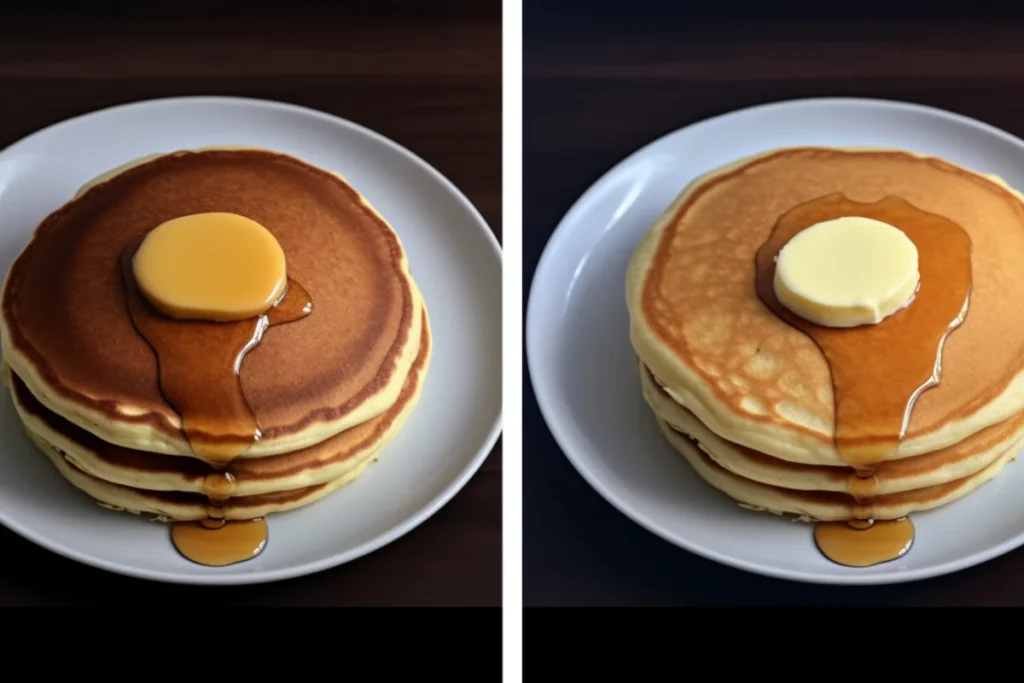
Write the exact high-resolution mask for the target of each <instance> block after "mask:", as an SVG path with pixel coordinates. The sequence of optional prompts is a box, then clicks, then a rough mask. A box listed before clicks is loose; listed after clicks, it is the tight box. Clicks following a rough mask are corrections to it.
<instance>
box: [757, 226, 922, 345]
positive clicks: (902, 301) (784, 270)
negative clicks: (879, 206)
mask: <svg viewBox="0 0 1024 683" xmlns="http://www.w3.org/2000/svg"><path fill="white" fill-rule="evenodd" d="M919 282H920V274H919V273H918V269H917V247H916V246H915V245H914V243H913V242H912V241H911V240H910V238H909V237H907V236H906V234H904V233H903V231H902V230H899V229H898V228H896V227H893V226H892V225H889V224H888V223H883V222H882V221H876V220H874V219H872V218H863V217H860V216H848V217H844V218H836V219H833V220H829V221H823V222H821V223H817V224H815V225H812V226H811V227H809V228H807V229H805V230H803V231H801V232H799V233H798V234H797V235H795V236H794V237H793V239H791V240H790V241H789V242H788V243H787V244H786V245H785V246H784V247H783V248H782V249H781V250H780V251H779V255H778V257H777V259H776V263H775V282H774V286H775V296H777V297H778V299H779V303H781V304H782V305H783V306H785V307H786V308H787V309H789V310H790V311H792V312H793V313H795V314H796V315H798V316H800V317H801V318H804V319H806V320H809V321H811V322H813V323H816V324H818V325H823V326H826V327H856V326H858V325H873V324H877V323H879V322H881V321H882V320H884V319H885V318H886V317H888V316H890V315H892V314H893V313H895V312H896V311H898V310H900V309H901V308H903V307H904V306H906V305H908V304H909V302H910V301H911V299H912V298H913V296H914V294H915V292H916V291H917V287H918V283H919Z"/></svg>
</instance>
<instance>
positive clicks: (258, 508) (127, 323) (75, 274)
mask: <svg viewBox="0 0 1024 683" xmlns="http://www.w3.org/2000/svg"><path fill="white" fill-rule="evenodd" d="M207 212H228V213H235V214H238V215H241V216H245V217H248V218H250V219H252V220H254V221H256V222H258V223H259V224H260V225H262V226H263V227H265V228H266V229H268V230H269V231H270V232H271V233H272V234H273V235H274V237H275V238H276V240H277V241H278V242H279V243H280V245H281V247H282V248H283V249H284V252H285V255H286V260H287V270H288V276H289V277H291V278H294V279H295V281H296V282H298V283H299V284H300V285H301V286H302V287H303V288H304V289H306V290H307V291H308V292H309V294H310V296H311V299H312V301H313V314H311V315H309V316H307V317H306V318H303V319H302V320H300V321H298V322H296V323H294V324H283V325H277V326H273V327H271V328H270V329H268V330H267V331H266V332H265V333H264V334H263V336H262V339H261V340H260V342H259V344H257V345H256V346H255V347H254V348H253V349H251V350H250V351H249V352H248V353H247V355H246V357H245V360H244V362H243V364H242V365H241V371H240V374H239V380H240V383H241V386H242V390H243V394H244V396H245V399H246V401H247V403H248V404H249V406H250V407H251V409H252V412H253V414H254V416H255V418H256V420H257V422H258V424H259V427H260V432H261V434H260V438H259V439H258V440H257V441H256V442H255V443H254V445H253V446H252V447H251V448H249V449H248V451H246V452H245V453H244V454H243V455H242V456H240V457H238V458H236V459H235V460H233V461H232V462H230V463H229V464H228V467H227V469H226V471H225V475H226V476H227V477H228V479H230V480H231V481H232V482H233V495H232V496H231V497H230V498H228V499H227V500H226V501H224V502H223V504H221V503H219V502H218V503H217V505H216V515H215V516H216V517H217V518H224V519H235V520H245V519H253V518H256V517H262V516H264V515H266V514H269V513H272V512H281V511H284V510H290V509H294V508H297V507H300V506H303V505H306V504H308V503H311V502H313V501H315V500H318V499H320V498H322V497H323V496H325V495H327V494H328V493H330V492H331V491H333V490H335V489H337V488H338V487H340V486H342V485H344V484H346V483H348V482H350V481H352V480H353V479H355V478H356V477H357V476H359V474H360V473H362V472H363V471H364V469H365V468H366V466H367V465H368V464H369V463H370V462H372V461H374V460H376V458H377V457H379V455H380V453H381V451H382V449H384V448H385V447H386V445H387V443H388V442H389V441H391V439H392V438H394V436H395V435H396V434H397V433H398V432H399V430H400V429H401V428H402V426H403V425H404V423H405V421H406V419H407V418H408V417H409V415H410V413H411V412H412V411H413V410H414V409H415V407H416V405H417V404H418V401H419V396H420V393H421V390H422V387H423V382H424V380H425V378H426V374H427V371H428V368H429V364H430V358H431V352H432V338H431V332H430V326H429V320H428V317H427V311H426V307H425V304H424V302H423V299H422V297H421V295H420V292H419V289H418V287H417V286H416V283H415V281H414V280H413V278H412V276H411V274H410V272H409V266H408V261H407V258H406V255H405V252H404V250H403V248H402V244H401V242H400V240H399V238H398V236H397V234H395V232H394V231H393V230H392V229H391V227H390V226H388V224H387V223H386V222H385V221H384V219H383V218H382V217H381V216H380V215H379V214H377V212H376V211H374V209H373V208H372V207H370V205H369V204H368V203H367V202H366V200H365V199H364V198H363V197H362V196H361V195H359V194H358V193H357V192H356V191H355V190H354V189H353V188H352V187H350V186H349V185H348V184H347V183H346V182H345V180H344V179H343V178H341V177H340V176H338V175H337V174H334V173H331V172H328V171H324V170H322V169H319V168H316V167H314V166H311V165H309V164H306V163H305V162H302V161H300V160H298V159H295V158H293V157H289V156H286V155H283V154H278V153H276V152H270V151H267V150H262V149H255V148H207V149H203V150H199V151H191V152H175V153H171V154H164V155H151V156H149V157H145V158H142V159H138V160H136V161H134V162H130V163H128V164H125V165H124V166H121V167H119V168H117V169H114V170H112V171H110V172H108V173H105V174H103V175H102V176H100V177H98V178H96V179H95V180H94V181H92V182H90V183H89V184H87V185H86V186H84V187H83V188H82V190H81V191H80V192H79V193H78V194H77V195H76V196H75V197H74V198H73V199H72V200H71V201H69V202H68V203H67V204H66V205H65V206H64V207H62V208H60V209H58V210H57V211H55V212H54V213H53V214H51V215H50V216H48V217H47V218H46V219H45V220H44V221H43V222H42V224H41V225H40V226H39V227H38V228H37V229H36V231H35V233H34V234H33V237H32V239H31V241H30V242H29V244H28V245H27V246H26V248H25V249H24V250H23V252H22V253H21V254H20V255H19V256H18V258H17V259H16V260H15V263H14V265H13V266H12V268H11V270H10V272H9V273H8V277H7V280H6V282H5V285H4V291H3V300H2V305H0V313H2V315H0V332H2V343H3V351H4V377H5V380H6V383H7V384H8V387H9V389H10V391H11V394H12V398H13V401H14V404H15V407H16V408H17V410H18V413H19V417H20V418H21V419H22V422H23V425H24V427H25V428H26V431H27V433H28V435H29V437H30V438H31V439H32V441H33V442H34V443H35V444H36V445H37V446H38V447H39V448H40V450H42V451H43V453H44V454H45V455H46V456H47V457H48V458H49V459H50V460H51V461H52V462H53V463H54V465H55V466H56V468H57V470H58V471H59V472H60V473H61V474H62V475H63V476H64V477H65V478H66V479H67V480H68V481H69V482H70V483H71V484H73V485H74V486H75V487H77V488H79V489H81V490H82V491H84V492H85V493H87V494H88V495H90V496H92V497H93V498H94V499H96V500H97V501H99V502H100V503H101V504H103V505H105V506H107V507H110V508H113V509H118V510H127V511H131V512H136V513H140V514H148V515H153V516H155V517H156V518H157V519H161V520H167V521H170V520H177V521H188V520H203V519H205V518H207V517H208V516H211V514H212V513H211V510H212V508H211V501H210V500H209V499H208V498H207V496H206V495H205V493H206V492H205V482H206V480H207V479H208V477H209V476H210V475H211V474H213V473H214V472H215V470H214V469H213V468H211V467H210V466H209V465H208V464H206V463H204V462H202V461H201V460H199V459H197V458H195V457H194V454H193V453H192V451H191V448H190V446H189V444H188V442H187V440H186V438H185V436H184V434H183V433H182V430H181V423H180V419H179V417H178V415H177V413H176V412H175V410H174V409H173V408H172V407H171V406H170V405H168V404H167V402H166V401H165V400H164V398H163V395H162V393H161V392H160V388H159V383H158V375H157V361H156V357H155V355H154V353H153V350H152V349H151V348H150V347H149V345H148V343H147V342H146V341H145V340H144V339H143V338H142V337H141V336H140V335H139V334H138V333H137V332H136V330H135V329H134V327H133V326H132V322H131V319H130V317H129V315H128V312H127V309H126V302H125V296H124V290H123V282H122V280H121V273H120V265H119V264H120V259H121V255H122V254H123V253H124V251H125V250H126V249H127V248H128V246H129V245H130V244H132V243H133V241H134V240H137V239H138V238H139V237H141V236H142V235H144V234H146V233H147V231H148V230H150V229H152V228H154V227H156V226H157V225H159V224H161V223H162V222H164V221H166V220H168V219H170V218H175V217H178V216H183V215H191V214H198V213H207ZM196 352H197V353H202V349H196ZM217 476H218V477H220V478H221V479H223V478H224V476H223V475H217Z"/></svg>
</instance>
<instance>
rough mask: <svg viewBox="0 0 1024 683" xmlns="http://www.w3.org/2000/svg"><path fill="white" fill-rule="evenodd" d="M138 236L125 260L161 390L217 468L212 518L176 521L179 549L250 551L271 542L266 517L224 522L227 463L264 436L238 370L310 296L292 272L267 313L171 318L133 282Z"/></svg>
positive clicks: (214, 555) (194, 445)
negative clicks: (209, 318) (223, 318)
mask: <svg viewBox="0 0 1024 683" xmlns="http://www.w3.org/2000/svg"><path fill="white" fill-rule="evenodd" d="M140 243H141V240H139V241H136V242H135V243H134V244H133V245H132V246H131V247H130V248H129V249H127V250H126V251H125V252H124V255H123V257H122V261H121V268H122V275H123V280H124V284H125V292H126V299H127V306H128V314H129V317H130V319H131V322H132V325H133V326H134V327H135V329H136V331H137V332H138V333H139V335H140V336H141V337H142V338H143V339H145V340H146V342H147V343H148V344H149V345H150V347H151V348H152V349H153V352H154V353H155V355H156V359H157V367H158V373H159V384H160V391H161V393H162V394H163V396H164V398H165V399H166V400H167V402H168V403H169V404H170V405H171V407H173V408H174V410H175V411H176V412H177V414H178V416H179V417H180V419H181V425H182V431H183V432H184V434H185V437H186V438H187V440H188V443H189V446H190V447H191V449H192V452H193V454H194V455H195V456H196V457H197V458H199V459H200V460H203V461H205V462H206V463H207V464H208V465H209V466H210V470H211V471H210V473H209V474H208V475H207V476H206V477H205V479H204V481H203V493H204V495H206V497H207V499H208V500H209V503H210V505H209V506H208V510H207V519H206V520H202V521H200V522H175V523H174V524H173V525H172V528H171V539H172V541H173V543H174V546H175V548H177V550H178V552H180V553H181V554H182V555H183V556H184V557H186V558H188V559H189V560H191V561H193V562H196V563H198V564H203V565H208V566H225V565H228V564H234V563H236V562H243V561H245V560H249V559H252V558H253V557H256V556H257V555H259V554H260V553H261V552H262V551H263V548H264V547H265V545H266V540H267V525H266V522H265V521H264V520H262V519H258V520H252V521H231V522H226V521H225V519H224V514H223V510H222V506H223V505H224V503H226V502H227V501H228V500H229V499H230V498H231V497H232V496H233V495H234V492H235V480H234V477H233V476H232V475H231V473H230V472H227V471H225V469H226V468H227V466H228V465H229V464H230V463H231V461H232V460H234V459H235V458H236V457H238V456H239V455H242V454H243V453H245V451H246V450H248V449H249V448H250V447H251V446H252V445H253V444H254V443H256V442H257V441H258V440H259V438H260V430H259V425H258V424H257V421H256V417H255V416H254V415H253V412H252V410H251V408H250V407H249V404H248V402H247V401H246V399H245V395H244V394H243V392H242V385H241V379H240V377H239V373H240V371H241V367H242V363H243V361H244V359H245V355H246V353H248V352H249V351H250V350H251V349H253V348H254V347H255V346H256V345H257V344H259V342H260V340H261V339H262V337H263V334H264V333H265V332H266V330H267V328H269V327H272V326H274V325H282V324H285V323H290V322H294V321H296V320H300V319H302V318H304V317H306V316H308V315H309V314H310V313H311V312H312V308H313V304H312V300H311V299H310V297H309V294H308V293H307V292H306V290H305V289H304V288H303V287H302V286H301V285H299V284H298V283H297V282H295V281H294V280H292V279H291V278H289V279H288V285H287V289H286V290H285V292H284V295H283V296H281V298H280V299H278V300H277V301H276V302H275V303H274V305H273V306H272V307H271V308H270V309H269V310H267V311H266V312H265V313H263V314H262V315H259V316H256V317H252V318H247V319H243V320H234V321H217V322H214V321H206V320H184V319H175V318H171V317H168V316H165V315H163V314H162V313H161V312H159V311H158V310H157V309H156V308H155V307H154V306H153V305H152V304H150V302H149V301H148V300H147V299H146V298H145V296H143V294H142V292H141V291H140V290H139V288H138V286H137V285H136V283H135V278H134V275H133V268H132V261H133V257H134V255H135V252H136V250H137V249H138V246H139V244H140Z"/></svg>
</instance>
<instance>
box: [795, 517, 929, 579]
mask: <svg viewBox="0 0 1024 683" xmlns="http://www.w3.org/2000/svg"><path fill="white" fill-rule="evenodd" d="M814 542H815V544H816V545H817V546H818V549H819V550H820V551H821V552H822V554H823V555H825V557H827V558H829V559H830V560H832V561H833V562H835V563H836V564H842V565H846V566H847V567H870V566H872V565H876V564H881V563H883V562H890V561H892V560H895V559H897V558H900V557H903V556H904V555H905V554H906V553H907V551H908V550H910V546H912V545H913V544H914V525H913V523H912V522H911V521H910V519H909V518H907V517H903V518H902V519H896V520H888V521H878V522H869V521H866V520H856V519H855V520H850V521H849V522H820V523H818V525H817V526H816V527H815V528H814Z"/></svg>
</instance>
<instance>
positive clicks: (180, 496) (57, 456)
mask: <svg viewBox="0 0 1024 683" xmlns="http://www.w3.org/2000/svg"><path fill="white" fill-rule="evenodd" d="M28 435H29V438H31V439H32V441H33V442H34V443H35V444H36V446H38V447H39V449H40V450H41V451H42V452H43V453H45V454H46V456H47V457H48V458H49V459H50V461H51V462H52V463H53V464H54V465H55V466H56V468H57V471H58V472H60V473H61V475H63V477H64V478H65V479H67V480H68V482H70V483H71V484H72V485H73V486H74V487H75V488H77V489H79V490H81V491H82V492H84V493H85V494H87V495H88V496H90V497H91V498H93V499H94V500H96V501H97V502H98V503H99V504H100V505H102V506H103V507H106V508H111V509H113V510H119V511H125V512H133V513H135V514H145V515H152V516H153V519H155V520H157V521H161V522H174V521H180V522H187V521H201V520H204V519H207V518H208V517H209V509H210V507H211V506H210V503H209V501H208V500H207V499H206V497H205V496H203V495H200V494H197V493H175V492H170V491H144V490H142V489H133V488H129V487H127V486H121V485H119V484H111V483H109V482H105V481H103V480H102V479H97V478H96V477H93V476H92V475H89V474H86V473H85V472H83V471H82V470H80V469H78V468H77V467H75V466H73V465H71V464H70V463H68V462H67V460H65V459H64V456H63V454H62V453H61V452H60V451H59V450H57V449H56V448H55V447H53V446H51V445H50V444H48V443H46V442H45V441H43V440H42V439H41V438H40V437H38V436H36V435H35V434H32V433H31V432H29V433H28ZM374 459H375V458H367V459H366V460H365V461H364V462H362V463H361V464H359V465H358V466H357V467H355V468H353V469H351V470H349V472H348V473H347V474H346V475H345V476H343V477H339V478H338V479H335V480H333V481H330V482H327V483H325V484H319V485H317V486H307V487H304V488H300V489H293V490H291V491H283V492H280V493H266V494H263V495H258V496H241V497H237V498H231V499H230V500H228V501H226V502H225V503H224V504H223V505H220V506H218V507H217V511H218V515H219V516H220V517H221V518H223V519H226V520H249V519H257V518H260V517H265V516H266V515H269V514H271V513H275V512H285V511H287V510H294V509H296V508H300V507H303V506H305V505H309V504H310V503H313V502H315V501H317V500H320V499H321V498H323V497H324V496H326V495H327V494H329V493H331V492H332V491H335V490H336V489H339V488H341V487H342V486H344V485H345V484H347V483H349V482H351V481H352V480H353V479H355V478H356V477H358V476H359V475H360V474H362V472H363V470H364V469H365V468H366V466H367V465H368V464H370V462H372V461H373V460H374Z"/></svg>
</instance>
